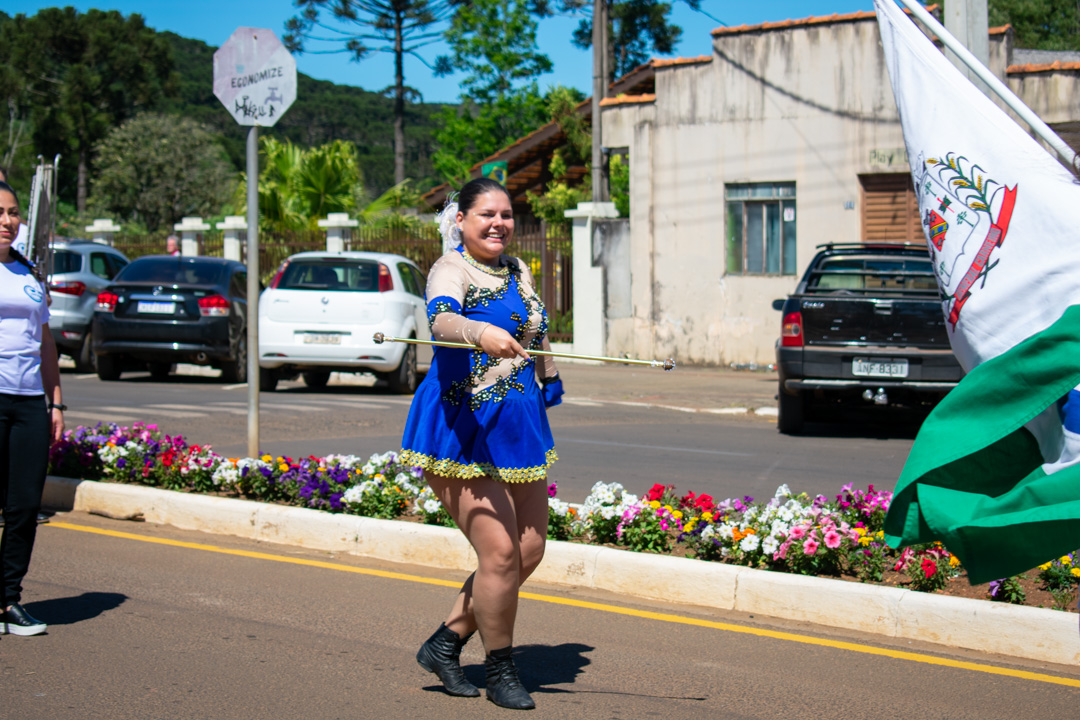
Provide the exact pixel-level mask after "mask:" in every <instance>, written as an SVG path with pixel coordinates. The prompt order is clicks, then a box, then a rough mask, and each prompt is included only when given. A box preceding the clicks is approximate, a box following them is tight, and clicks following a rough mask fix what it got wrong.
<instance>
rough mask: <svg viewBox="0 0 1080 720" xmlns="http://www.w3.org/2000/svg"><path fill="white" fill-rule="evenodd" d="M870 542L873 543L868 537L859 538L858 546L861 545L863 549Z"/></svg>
mask: <svg viewBox="0 0 1080 720" xmlns="http://www.w3.org/2000/svg"><path fill="white" fill-rule="evenodd" d="M872 542H873V540H871V539H870V538H869V537H865V536H864V537H861V538H859V544H860V545H862V546H863V547H866V546H867V545H869V544H870V543H872Z"/></svg>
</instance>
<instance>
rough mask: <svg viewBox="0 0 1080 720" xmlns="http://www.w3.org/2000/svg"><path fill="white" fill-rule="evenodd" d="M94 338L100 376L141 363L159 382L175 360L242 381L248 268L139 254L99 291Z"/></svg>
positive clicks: (114, 377)
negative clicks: (212, 368) (219, 370)
mask: <svg viewBox="0 0 1080 720" xmlns="http://www.w3.org/2000/svg"><path fill="white" fill-rule="evenodd" d="M93 338H94V354H95V355H96V356H97V374H98V377H99V378H101V379H102V380H117V379H119V377H120V373H122V372H123V371H124V370H141V369H143V368H144V367H145V368H148V369H149V370H150V374H151V375H152V376H154V377H155V378H159V379H160V378H164V377H166V376H168V374H169V373H170V372H171V370H172V366H173V364H174V363H181V362H182V363H193V364H196V365H210V366H212V367H215V368H220V369H221V371H222V378H223V379H224V380H225V381H226V382H245V381H246V380H247V269H246V268H245V266H244V265H243V264H241V263H239V262H236V261H235V260H224V259H222V258H212V257H185V256H179V255H178V256H170V255H150V256H147V257H141V258H138V259H137V260H134V261H132V262H131V264H129V265H128V266H127V267H125V268H124V269H123V270H122V271H121V272H120V274H119V275H117V276H116V278H115V279H114V280H113V282H112V284H111V285H109V286H108V287H106V288H105V289H104V290H102V291H101V292H100V293H98V296H97V306H96V308H95V310H94V324H93Z"/></svg>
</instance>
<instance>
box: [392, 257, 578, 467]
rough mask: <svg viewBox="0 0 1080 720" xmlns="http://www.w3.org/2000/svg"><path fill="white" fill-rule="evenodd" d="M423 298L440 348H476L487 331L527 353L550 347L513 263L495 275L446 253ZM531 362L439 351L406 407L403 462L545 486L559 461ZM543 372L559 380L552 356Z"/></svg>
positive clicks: (537, 308) (532, 296) (539, 312)
mask: <svg viewBox="0 0 1080 720" xmlns="http://www.w3.org/2000/svg"><path fill="white" fill-rule="evenodd" d="M427 299H428V322H429V323H430V324H431V333H432V337H433V338H434V339H436V340H441V341H449V342H463V343H468V344H472V345H475V344H478V342H477V341H478V339H479V337H480V334H481V333H482V332H483V330H484V329H485V328H486V327H487V326H488V325H489V324H490V325H497V326H498V327H501V328H502V329H504V330H506V331H507V332H509V333H510V334H511V335H512V336H513V337H514V338H515V339H516V340H517V341H518V342H519V343H521V346H522V347H524V348H525V349H526V350H539V349H542V348H545V347H547V343H546V339H545V338H546V334H547V313H546V311H545V310H544V305H543V303H541V302H540V298H539V296H538V295H537V293H536V289H535V284H534V282H533V278H532V274H531V273H530V272H529V270H528V268H527V267H526V266H525V264H524V263H522V262H521V261H519V260H517V259H515V258H509V257H507V256H505V255H504V256H502V257H501V258H500V263H499V266H498V267H497V268H491V267H488V266H486V265H482V264H480V263H478V262H476V261H475V260H473V258H471V257H469V255H468V254H467V253H466V252H464V249H463V248H458V249H457V250H456V251H451V252H449V253H447V254H446V255H443V256H442V257H441V258H439V260H438V261H437V262H436V263H435V264H434V265H433V266H432V268H431V273H430V274H429V276H428V284H427ZM537 361H538V358H535V357H530V359H529V360H523V359H522V358H513V359H506V358H493V357H489V356H488V355H487V353H485V352H482V351H480V350H466V349H463V348H447V347H436V348H435V353H434V359H433V361H432V364H431V370H430V371H429V372H428V374H427V376H426V377H425V378H424V380H423V382H421V383H420V386H419V388H417V390H416V395H415V396H414V397H413V402H412V407H411V408H410V409H409V419H408V420H407V421H406V423H405V433H404V437H403V439H402V451H401V461H402V462H405V463H411V464H413V465H418V466H420V467H422V468H423V469H424V470H426V471H428V472H431V473H434V474H437V475H442V476H445V477H454V478H463V479H467V478H475V477H481V476H488V477H491V478H493V479H495V480H499V481H502V482H513V483H518V482H532V481H535V480H543V479H544V478H545V477H546V476H547V469H548V467H549V466H550V465H551V463H553V462H554V461H555V460H556V459H557V456H556V454H555V443H554V441H553V440H552V437H551V428H550V427H549V426H548V420H547V411H546V409H545V407H544V401H543V397H542V394H541V391H540V387H539V385H538V384H537V372H538V367H537ZM539 373H540V376H541V377H545V378H546V377H554V376H555V374H556V370H555V365H554V362H552V360H551V358H550V357H548V358H543V359H542V360H540V364H539Z"/></svg>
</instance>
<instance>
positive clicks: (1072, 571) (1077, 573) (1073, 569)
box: [1069, 568, 1080, 577]
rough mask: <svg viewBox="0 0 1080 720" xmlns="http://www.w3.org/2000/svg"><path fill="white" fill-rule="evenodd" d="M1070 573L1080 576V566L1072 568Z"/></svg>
mask: <svg viewBox="0 0 1080 720" xmlns="http://www.w3.org/2000/svg"><path fill="white" fill-rule="evenodd" d="M1069 574H1070V575H1072V576H1073V577H1080V568H1072V569H1071V570H1069Z"/></svg>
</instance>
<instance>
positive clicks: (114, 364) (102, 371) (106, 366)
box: [97, 355, 123, 380]
mask: <svg viewBox="0 0 1080 720" xmlns="http://www.w3.org/2000/svg"><path fill="white" fill-rule="evenodd" d="M122 363H123V358H121V357H119V356H117V355H98V359H97V376H98V378H100V379H101V380H119V379H120V368H121V365H122Z"/></svg>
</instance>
